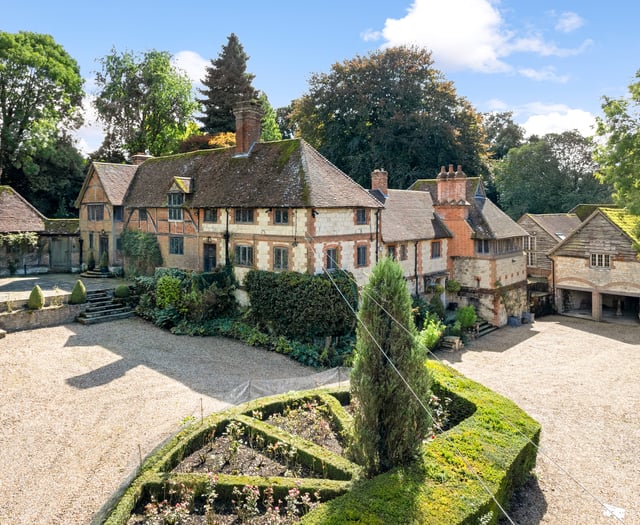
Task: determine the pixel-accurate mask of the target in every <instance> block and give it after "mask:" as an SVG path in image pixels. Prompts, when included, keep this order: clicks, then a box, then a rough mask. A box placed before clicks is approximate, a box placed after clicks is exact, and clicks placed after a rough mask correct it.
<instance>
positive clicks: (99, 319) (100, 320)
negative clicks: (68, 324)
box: [76, 309, 134, 325]
mask: <svg viewBox="0 0 640 525" xmlns="http://www.w3.org/2000/svg"><path fill="white" fill-rule="evenodd" d="M133 315H134V313H133V310H131V309H129V311H128V312H119V313H114V314H109V315H101V316H99V317H81V316H78V318H77V319H76V320H77V321H78V322H79V323H80V324H85V325H86V324H97V323H105V322H107V321H116V320H117V319H126V318H127V317H133Z"/></svg>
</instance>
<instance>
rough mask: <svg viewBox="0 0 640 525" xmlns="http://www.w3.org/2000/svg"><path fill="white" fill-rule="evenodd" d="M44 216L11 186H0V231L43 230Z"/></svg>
mask: <svg viewBox="0 0 640 525" xmlns="http://www.w3.org/2000/svg"><path fill="white" fill-rule="evenodd" d="M45 229H46V228H45V217H44V215H42V213H40V212H39V211H38V210H36V209H35V208H34V207H33V206H32V205H31V204H29V202H27V200H26V199H25V198H24V197H22V195H20V194H19V193H18V192H17V191H15V190H14V189H13V188H12V187H11V186H0V232H2V233H17V232H42V231H45Z"/></svg>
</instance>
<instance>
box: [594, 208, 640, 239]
mask: <svg viewBox="0 0 640 525" xmlns="http://www.w3.org/2000/svg"><path fill="white" fill-rule="evenodd" d="M598 209H599V210H600V211H601V212H602V213H603V214H604V215H605V216H606V217H607V218H608V219H609V220H610V221H611V222H612V223H614V224H615V225H616V226H617V227H618V228H620V229H621V230H622V231H623V232H624V233H625V234H626V235H627V236H628V237H629V238H630V239H631V240H632V241H633V242H634V243H636V244H640V216H638V215H632V214H630V213H629V212H627V211H626V210H624V209H622V208H598Z"/></svg>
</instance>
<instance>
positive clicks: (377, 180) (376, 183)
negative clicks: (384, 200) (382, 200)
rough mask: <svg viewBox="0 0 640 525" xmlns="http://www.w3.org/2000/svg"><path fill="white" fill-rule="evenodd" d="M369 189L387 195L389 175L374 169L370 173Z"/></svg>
mask: <svg viewBox="0 0 640 525" xmlns="http://www.w3.org/2000/svg"><path fill="white" fill-rule="evenodd" d="M371 189H372V190H380V191H381V192H382V193H384V194H385V195H388V194H389V174H388V173H387V172H386V171H384V170H379V169H375V170H373V171H372V172H371Z"/></svg>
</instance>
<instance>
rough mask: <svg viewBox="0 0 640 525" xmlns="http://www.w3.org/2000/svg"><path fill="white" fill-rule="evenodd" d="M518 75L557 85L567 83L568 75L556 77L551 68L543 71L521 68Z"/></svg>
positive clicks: (553, 69)
mask: <svg viewBox="0 0 640 525" xmlns="http://www.w3.org/2000/svg"><path fill="white" fill-rule="evenodd" d="M518 73H520V75H522V76H523V77H526V78H530V79H531V80H537V81H546V82H556V83H558V84H566V83H567V82H568V81H569V75H557V74H556V72H555V68H553V67H546V68H544V69H532V68H522V69H519V70H518Z"/></svg>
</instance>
